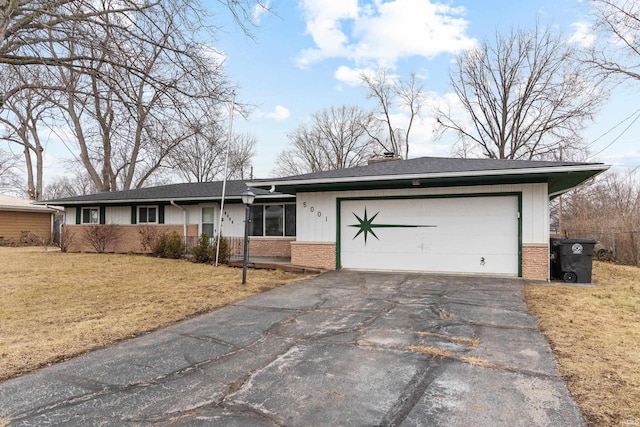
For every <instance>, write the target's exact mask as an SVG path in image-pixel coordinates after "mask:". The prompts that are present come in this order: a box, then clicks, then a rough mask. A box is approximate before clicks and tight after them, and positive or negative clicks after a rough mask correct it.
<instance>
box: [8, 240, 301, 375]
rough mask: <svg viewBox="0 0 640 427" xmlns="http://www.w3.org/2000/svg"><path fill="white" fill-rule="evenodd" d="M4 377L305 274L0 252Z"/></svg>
mask: <svg viewBox="0 0 640 427" xmlns="http://www.w3.org/2000/svg"><path fill="white" fill-rule="evenodd" d="M0 260H1V267H0V380H3V379H7V378H10V377H13V376H16V375H18V374H21V373H25V372H28V371H30V370H33V369H35V368H38V367H41V366H43V365H46V364H49V363H53V362H57V361H60V360H64V359H67V358H69V357H72V356H75V355H78V354H80V353H83V352H86V351H88V350H91V349H95V348H99V347H103V346H105V345H108V344H111V343H114V342H116V341H119V340H122V339H125V338H129V337H133V336H136V335H140V334H142V333H145V332H148V331H151V330H154V329H158V328H160V327H163V326H166V325H169V324H172V323H174V322H176V321H178V320H182V319H185V318H188V317H191V316H194V315H196V314H199V313H204V312H207V311H211V310H213V309H215V308H218V307H221V306H224V305H226V304H230V303H233V302H235V301H239V300H241V299H244V298H246V297H248V296H250V295H254V294H257V293H260V292H264V291H266V290H269V289H272V288H274V287H277V286H280V285H283V284H285V283H289V282H291V281H294V280H297V279H300V278H302V277H304V276H301V275H298V274H292V273H286V272H283V271H267V270H252V271H249V273H248V275H247V284H246V285H242V284H241V278H242V270H240V269H237V268H229V267H227V266H219V267H213V266H211V265H204V264H194V263H192V262H189V261H185V260H170V259H158V258H152V257H147V256H139V255H116V254H71V253H61V252H59V251H49V252H45V251H44V249H43V248H33V247H30V248H6V247H0Z"/></svg>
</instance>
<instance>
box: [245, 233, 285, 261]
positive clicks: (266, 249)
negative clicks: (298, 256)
mask: <svg viewBox="0 0 640 427" xmlns="http://www.w3.org/2000/svg"><path fill="white" fill-rule="evenodd" d="M292 242H293V239H262V238H260V239H259V238H255V237H254V238H251V237H250V238H249V255H254V256H272V257H283V258H289V257H291V243H292Z"/></svg>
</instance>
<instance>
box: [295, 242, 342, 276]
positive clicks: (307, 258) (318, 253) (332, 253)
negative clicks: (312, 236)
mask: <svg viewBox="0 0 640 427" xmlns="http://www.w3.org/2000/svg"><path fill="white" fill-rule="evenodd" d="M291 264H292V265H299V266H303V267H314V268H322V269H325V270H335V269H336V244H335V243H313V242H291Z"/></svg>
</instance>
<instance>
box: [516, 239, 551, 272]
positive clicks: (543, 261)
mask: <svg viewBox="0 0 640 427" xmlns="http://www.w3.org/2000/svg"><path fill="white" fill-rule="evenodd" d="M522 278H523V279H530V280H545V281H546V280H549V245H544V244H542V245H534V244H529V245H527V244H525V245H522Z"/></svg>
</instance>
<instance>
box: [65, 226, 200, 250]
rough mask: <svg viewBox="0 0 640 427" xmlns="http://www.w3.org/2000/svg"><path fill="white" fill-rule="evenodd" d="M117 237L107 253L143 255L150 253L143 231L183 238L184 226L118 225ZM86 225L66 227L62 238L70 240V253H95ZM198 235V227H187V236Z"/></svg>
mask: <svg viewBox="0 0 640 427" xmlns="http://www.w3.org/2000/svg"><path fill="white" fill-rule="evenodd" d="M114 227H115V229H116V237H115V238H114V240H113V243H112V244H111V245H110V246H108V247H107V252H115V253H136V254H141V253H145V252H148V251H145V249H144V248H143V247H142V234H141V232H140V231H141V230H144V229H148V230H151V231H152V232H157V234H158V235H160V234H162V233H172V232H174V231H175V232H176V233H177V234H178V236H181V237H182V236H183V234H184V227H183V226H182V225H116V226H114ZM86 229H87V226H86V225H64V226H63V233H62V238H63V239H64V238H65V237H66V238H67V239H69V240H68V242H67V243H64V242H63V245H68V246H67V251H68V252H95V249H94V248H93V247H92V246H91V244H89V242H88V241H87V240H86V239H85V236H84V232H85V230H86ZM197 234H198V226H197V225H195V224H194V225H188V226H187V236H196V235H197Z"/></svg>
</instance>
